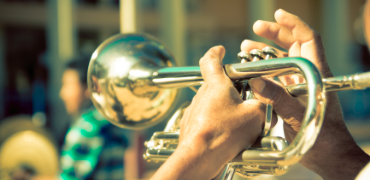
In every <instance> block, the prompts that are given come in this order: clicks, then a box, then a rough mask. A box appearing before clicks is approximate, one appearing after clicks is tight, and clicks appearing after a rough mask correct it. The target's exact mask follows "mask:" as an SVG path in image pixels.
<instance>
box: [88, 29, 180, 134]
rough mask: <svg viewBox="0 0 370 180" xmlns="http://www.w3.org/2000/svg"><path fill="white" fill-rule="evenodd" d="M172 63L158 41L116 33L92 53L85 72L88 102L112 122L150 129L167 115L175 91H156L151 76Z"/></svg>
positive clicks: (167, 52) (125, 126)
mask: <svg viewBox="0 0 370 180" xmlns="http://www.w3.org/2000/svg"><path fill="white" fill-rule="evenodd" d="M174 64H175V61H174V59H173V57H172V55H171V54H170V53H169V51H168V50H167V49H166V47H164V46H163V45H162V44H161V43H160V42H159V41H158V40H157V39H155V38H154V37H152V36H149V35H144V34H125V35H123V34H118V35H116V36H113V37H111V38H109V39H108V40H106V41H105V42H103V44H101V45H100V46H99V47H98V48H97V50H96V51H95V52H94V53H93V55H92V58H91V62H90V65H89V70H88V87H89V90H90V93H91V99H92V101H93V103H94V105H95V106H96V108H97V109H98V110H99V112H100V113H102V114H103V115H104V116H105V117H106V118H107V119H108V120H109V121H110V122H111V123H113V124H115V125H117V126H119V127H122V128H129V129H140V128H146V127H149V126H152V125H154V124H156V123H158V122H160V121H161V120H163V119H164V118H165V117H166V115H167V114H169V112H170V110H171V108H172V107H173V103H174V101H175V99H176V95H177V90H176V89H159V88H158V87H157V86H156V85H154V82H153V81H152V80H153V73H154V72H155V70H157V69H158V68H159V67H168V66H172V65H174Z"/></svg>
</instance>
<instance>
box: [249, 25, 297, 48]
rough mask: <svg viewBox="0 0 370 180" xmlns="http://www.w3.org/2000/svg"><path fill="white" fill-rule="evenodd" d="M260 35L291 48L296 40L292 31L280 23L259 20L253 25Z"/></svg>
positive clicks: (281, 45)
mask: <svg viewBox="0 0 370 180" xmlns="http://www.w3.org/2000/svg"><path fill="white" fill-rule="evenodd" d="M253 31H254V33H256V34H257V35H258V36H261V37H263V38H266V39H269V40H272V41H274V42H275V43H276V44H277V45H279V46H280V47H282V48H284V49H289V48H290V46H291V45H292V44H293V43H294V42H295V39H294V38H293V35H292V32H291V31H290V30H288V29H287V28H285V27H283V26H281V25H279V24H278V23H274V22H268V21H261V20H258V21H256V22H255V23H254V25H253Z"/></svg>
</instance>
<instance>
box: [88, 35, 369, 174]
mask: <svg viewBox="0 0 370 180" xmlns="http://www.w3.org/2000/svg"><path fill="white" fill-rule="evenodd" d="M267 55H269V54H267ZM269 56H271V54H270V55H269ZM244 60H245V59H244ZM174 65H175V60H174V58H173V56H172V55H171V53H170V51H169V50H168V49H167V48H166V47H165V46H164V45H163V44H162V43H160V41H158V40H157V39H156V38H154V37H152V36H150V35H147V34H118V35H115V36H113V37H111V38H109V39H107V40H106V41H105V42H103V43H102V44H101V45H100V46H99V47H98V48H97V50H96V51H95V52H94V53H93V55H92V58H91V62H90V65H89V69H88V87H89V90H90V93H91V99H92V101H93V103H94V105H95V106H96V108H97V109H98V110H99V112H100V113H101V114H102V115H104V116H105V117H106V118H107V120H109V121H110V122H111V123H113V124H115V125H117V126H119V127H122V128H129V129H142V128H146V127H149V126H153V125H155V124H157V123H159V122H160V121H162V120H164V119H170V120H169V122H168V124H167V126H166V128H165V130H164V131H163V132H157V133H155V134H154V135H153V136H152V138H151V140H150V141H148V142H146V146H147V151H146V153H145V154H144V157H145V158H146V159H148V160H154V161H164V160H166V159H167V158H168V157H169V156H170V155H171V154H172V152H173V151H174V150H175V149H176V147H177V143H178V137H179V122H180V120H181V117H182V113H183V110H184V108H185V107H186V106H187V104H184V105H183V106H181V107H180V109H178V110H177V111H176V112H175V113H174V115H173V116H172V117H171V118H169V117H170V115H171V113H172V112H174V111H175V110H174V104H175V103H177V100H178V96H179V93H178V90H177V89H178V88H182V87H189V86H195V85H201V84H202V81H203V78H202V76H201V73H200V68H199V67H196V66H194V67H175V66H174ZM224 69H225V72H226V74H227V75H228V76H229V78H230V79H231V80H232V81H233V82H234V83H235V84H237V83H240V82H243V81H246V80H248V79H251V78H256V77H277V76H282V75H289V74H299V75H301V76H303V77H305V80H306V83H305V84H299V85H292V86H287V87H286V88H287V90H288V91H289V92H290V94H292V95H293V96H299V95H303V94H307V95H308V97H307V109H306V112H305V115H304V119H303V121H302V127H301V129H300V131H299V132H298V134H297V136H296V138H295V139H294V140H293V141H292V142H291V143H290V144H289V145H288V143H287V141H285V139H283V138H280V137H271V136H266V137H263V138H262V140H261V144H262V146H261V147H252V148H251V149H248V150H245V151H244V152H242V153H241V154H240V156H239V157H238V158H236V159H234V160H233V161H231V162H230V163H229V164H228V165H227V167H226V169H225V171H224V173H223V175H222V179H232V178H233V175H234V173H238V174H239V175H242V176H247V177H253V176H256V175H259V174H276V175H279V174H283V173H285V172H286V171H287V169H288V167H289V166H290V165H292V164H294V163H297V162H298V161H299V160H300V159H301V158H302V157H303V156H304V154H305V153H306V152H307V151H309V149H310V148H311V147H312V146H313V144H314V143H315V140H316V138H317V136H318V134H319V132H320V129H321V125H322V122H323V118H324V114H325V107H326V99H325V92H326V91H339V90H345V89H364V88H367V87H369V86H370V83H369V80H370V73H363V74H358V75H351V76H343V77H334V78H327V79H322V77H321V75H320V72H319V71H318V70H317V68H316V67H315V66H314V65H313V64H312V63H311V62H310V61H308V60H306V59H304V58H298V57H297V58H276V59H271V60H264V61H255V62H248V63H238V64H227V65H224ZM238 90H239V91H240V92H243V89H240V88H239V89H238Z"/></svg>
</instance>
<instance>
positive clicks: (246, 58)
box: [238, 51, 252, 63]
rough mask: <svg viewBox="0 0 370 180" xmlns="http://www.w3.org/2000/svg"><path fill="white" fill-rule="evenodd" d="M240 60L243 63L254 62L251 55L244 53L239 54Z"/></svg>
mask: <svg viewBox="0 0 370 180" xmlns="http://www.w3.org/2000/svg"><path fill="white" fill-rule="evenodd" d="M238 58H239V59H240V60H241V61H242V63H245V62H250V61H252V57H251V55H250V54H249V53H247V52H243V51H242V52H240V53H238Z"/></svg>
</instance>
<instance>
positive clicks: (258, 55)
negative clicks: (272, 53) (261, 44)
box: [249, 49, 265, 61]
mask: <svg viewBox="0 0 370 180" xmlns="http://www.w3.org/2000/svg"><path fill="white" fill-rule="evenodd" d="M249 53H250V54H251V56H252V61H259V60H261V59H264V58H265V54H263V52H262V50H260V49H253V50H251V51H250V52H249Z"/></svg>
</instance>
